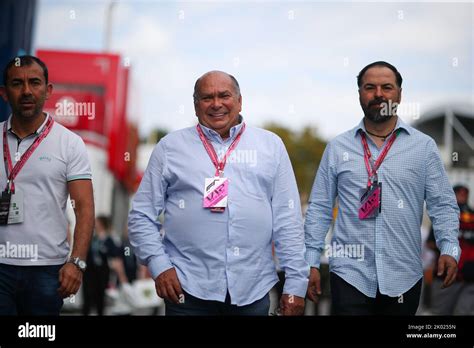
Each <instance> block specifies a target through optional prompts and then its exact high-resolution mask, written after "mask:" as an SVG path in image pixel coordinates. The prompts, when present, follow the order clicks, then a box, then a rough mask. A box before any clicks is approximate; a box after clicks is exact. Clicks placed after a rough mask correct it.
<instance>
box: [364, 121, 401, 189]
mask: <svg viewBox="0 0 474 348" xmlns="http://www.w3.org/2000/svg"><path fill="white" fill-rule="evenodd" d="M398 132H399V130H398V129H397V131H395V132H394V133H393V134H392V136H391V137H390V139H389V140H388V143H387V144H385V146H384V148H383V150H382V153H381V154H380V155H379V157H378V158H377V160H376V161H375V163H374V165H373V166H372V162H371V159H372V153H371V152H370V149H369V145H368V144H367V139H366V138H365V132H361V134H360V137H361V140H362V145H363V146H364V161H365V167H366V168H367V172H368V173H369V181H368V182H367V186H368V187H370V186H372V182H371V179H372V178H373V177H374V176H376V175H377V170H378V169H379V167H380V165H381V164H382V162H383V160H384V159H385V156H387V153H388V150H390V148H391V147H392V145H393V143H394V142H395V139H396V138H397V135H398Z"/></svg>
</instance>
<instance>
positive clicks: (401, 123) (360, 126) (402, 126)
mask: <svg viewBox="0 0 474 348" xmlns="http://www.w3.org/2000/svg"><path fill="white" fill-rule="evenodd" d="M397 129H403V130H405V131H406V132H407V133H408V135H411V129H410V127H409V126H408V125H407V124H406V123H405V122H404V121H403V120H402V119H401V118H400V116H397V124H396V125H395V130H397ZM361 130H362V131H364V132H366V129H365V124H364V119H362V120H360V122H359V124H358V125H357V126H356V127H355V128H353V129H352V134H353V135H354V137H356V136H357V134H359V132H360V131H361Z"/></svg>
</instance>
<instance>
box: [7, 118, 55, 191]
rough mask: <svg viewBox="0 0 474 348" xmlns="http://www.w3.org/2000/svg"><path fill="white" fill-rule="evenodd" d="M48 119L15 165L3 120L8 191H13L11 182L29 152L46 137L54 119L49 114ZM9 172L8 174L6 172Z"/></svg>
mask: <svg viewBox="0 0 474 348" xmlns="http://www.w3.org/2000/svg"><path fill="white" fill-rule="evenodd" d="M48 117H49V118H48V121H47V122H46V125H45V126H44V130H43V131H42V132H41V134H40V135H39V137H37V138H36V139H35V141H34V142H33V144H31V145H30V147H29V148H28V150H26V152H25V153H24V154H23V155H22V156H21V158H20V160H19V161H18V162H17V163H16V164H15V167H13V164H12V159H11V157H10V148H9V146H8V139H7V123H8V121H5V123H4V126H3V161H4V162H5V171H6V172H7V178H8V182H7V189H8V183H11V185H10V191H11V192H12V193H15V184H14V183H13V180H15V178H16V176H17V175H18V173H19V172H20V170H21V169H22V168H23V166H24V165H25V163H26V161H28V159H29V158H30V156H31V154H32V153H33V152H34V151H35V150H36V148H37V147H38V146H39V144H40V143H41V142H42V141H43V140H44V138H46V136H47V135H48V134H49V131H50V130H51V128H52V127H53V123H54V120H53V118H52V117H51V116H48ZM8 173H10V174H8Z"/></svg>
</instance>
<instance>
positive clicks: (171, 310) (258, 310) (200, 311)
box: [165, 291, 270, 316]
mask: <svg viewBox="0 0 474 348" xmlns="http://www.w3.org/2000/svg"><path fill="white" fill-rule="evenodd" d="M183 293H184V302H183V303H179V304H176V303H173V302H170V301H168V300H165V304H166V315H170V316H177V315H247V316H257V315H258V316H260V315H263V316H265V315H268V311H269V309H270V296H269V295H268V294H266V295H265V296H264V297H262V298H261V299H260V300H257V301H255V302H253V303H251V304H249V305H246V306H236V305H233V304H231V303H230V296H229V293H227V296H226V299H225V302H219V301H207V300H201V299H199V298H197V297H194V296H191V295H190V294H188V293H187V292H185V291H183Z"/></svg>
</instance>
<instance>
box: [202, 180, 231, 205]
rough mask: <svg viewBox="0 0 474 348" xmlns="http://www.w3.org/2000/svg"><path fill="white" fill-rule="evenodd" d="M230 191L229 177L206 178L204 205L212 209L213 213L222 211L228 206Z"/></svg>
mask: <svg viewBox="0 0 474 348" xmlns="http://www.w3.org/2000/svg"><path fill="white" fill-rule="evenodd" d="M228 192H229V179H228V178H220V177H214V178H206V180H205V185H204V199H203V202H202V206H203V207H204V208H207V209H211V211H212V212H213V213H222V212H224V210H225V207H226V206H227V195H228Z"/></svg>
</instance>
